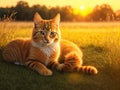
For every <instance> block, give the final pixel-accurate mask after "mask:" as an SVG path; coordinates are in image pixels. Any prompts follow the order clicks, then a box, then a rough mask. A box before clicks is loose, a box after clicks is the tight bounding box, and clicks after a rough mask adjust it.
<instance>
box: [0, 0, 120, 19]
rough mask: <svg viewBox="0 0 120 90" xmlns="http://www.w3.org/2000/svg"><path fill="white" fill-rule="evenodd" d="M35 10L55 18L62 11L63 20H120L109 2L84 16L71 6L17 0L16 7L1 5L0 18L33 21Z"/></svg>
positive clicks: (48, 17) (44, 16)
mask: <svg viewBox="0 0 120 90" xmlns="http://www.w3.org/2000/svg"><path fill="white" fill-rule="evenodd" d="M35 12H38V13H39V14H40V15H41V16H42V18H44V19H50V18H53V17H54V16H55V15H56V14H57V13H60V14H61V21H116V20H117V21H120V14H119V15H116V13H115V12H114V11H113V9H112V7H111V6H110V5H108V4H103V5H100V6H99V5H97V6H96V7H95V8H94V9H93V11H92V12H91V13H90V14H89V15H87V16H85V17H82V15H80V14H75V13H74V9H73V8H72V7H71V6H64V7H59V6H56V7H47V6H45V5H39V4H37V5H33V6H32V7H30V6H29V4H28V3H27V2H25V1H19V2H17V4H16V6H15V7H7V8H2V7H1V8H0V19H1V20H4V18H6V17H9V19H15V20H16V21H32V20H33V15H34V13H35Z"/></svg>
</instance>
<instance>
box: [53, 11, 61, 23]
mask: <svg viewBox="0 0 120 90" xmlns="http://www.w3.org/2000/svg"><path fill="white" fill-rule="evenodd" d="M52 21H53V22H54V23H56V24H57V25H59V23H60V13H58V14H57V15H56V16H55V17H54V18H53V19H52Z"/></svg>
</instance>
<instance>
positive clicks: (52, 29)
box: [32, 13, 61, 46]
mask: <svg viewBox="0 0 120 90" xmlns="http://www.w3.org/2000/svg"><path fill="white" fill-rule="evenodd" d="M59 22H60V14H57V15H56V16H55V17H54V18H53V19H50V20H44V19H42V18H41V16H40V15H39V14H38V13H35V15H34V29H33V33H32V40H33V41H34V42H35V43H37V44H39V45H41V46H48V45H51V44H53V43H56V42H59V40H60V37H61V35H60V30H59Z"/></svg>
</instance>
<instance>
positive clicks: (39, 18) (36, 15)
mask: <svg viewBox="0 0 120 90" xmlns="http://www.w3.org/2000/svg"><path fill="white" fill-rule="evenodd" d="M42 20H43V19H42V17H41V16H40V15H39V13H38V12H36V13H35V15H34V23H35V24H38V23H39V22H40V21H42Z"/></svg>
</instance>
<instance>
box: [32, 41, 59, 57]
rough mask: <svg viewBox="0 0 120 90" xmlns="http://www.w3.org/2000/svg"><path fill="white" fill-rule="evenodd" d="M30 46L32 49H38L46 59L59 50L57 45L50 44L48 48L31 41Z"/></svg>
mask: <svg viewBox="0 0 120 90" xmlns="http://www.w3.org/2000/svg"><path fill="white" fill-rule="evenodd" d="M32 45H33V46H34V47H37V48H39V49H40V50H41V51H42V52H43V53H44V54H45V55H46V56H47V57H48V58H49V57H50V56H51V55H52V54H53V53H54V52H55V51H56V50H57V49H59V43H58V42H57V43H52V44H51V45H48V46H40V45H38V44H37V43H35V42H34V41H32Z"/></svg>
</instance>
